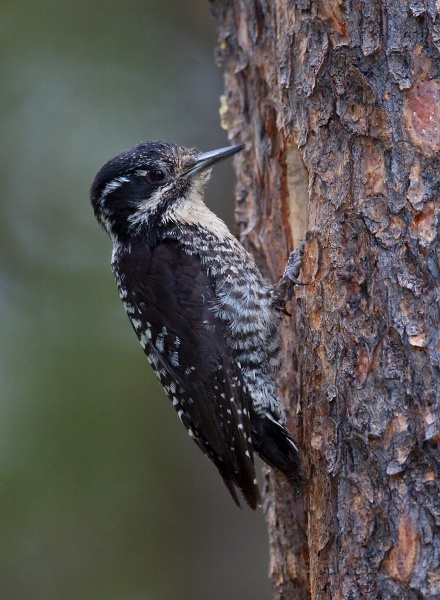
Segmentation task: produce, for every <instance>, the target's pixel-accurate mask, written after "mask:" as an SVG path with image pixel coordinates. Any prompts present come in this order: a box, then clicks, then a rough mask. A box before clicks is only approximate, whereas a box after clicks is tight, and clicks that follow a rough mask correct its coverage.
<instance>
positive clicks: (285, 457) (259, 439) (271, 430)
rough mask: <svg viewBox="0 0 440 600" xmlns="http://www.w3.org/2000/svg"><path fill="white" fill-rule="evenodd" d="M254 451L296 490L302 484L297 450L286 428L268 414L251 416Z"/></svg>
mask: <svg viewBox="0 0 440 600" xmlns="http://www.w3.org/2000/svg"><path fill="white" fill-rule="evenodd" d="M251 424H252V445H253V447H254V451H255V452H256V453H257V454H258V456H259V457H260V458H262V459H263V460H264V462H266V463H267V464H268V465H269V466H270V467H272V468H273V469H278V470H279V471H281V473H283V474H284V475H285V476H286V477H287V478H288V479H290V481H291V482H292V483H293V484H294V485H295V487H296V488H297V489H299V488H300V484H301V483H302V482H303V477H302V475H301V462H300V457H299V452H298V448H297V446H296V444H295V442H294V440H293V438H292V436H291V435H290V433H289V432H288V431H287V429H286V427H285V426H284V425H283V424H282V423H280V422H279V421H277V420H276V419H275V417H274V416H273V415H271V414H270V413H269V412H265V413H264V414H262V415H259V414H257V413H254V414H253V415H252V420H251Z"/></svg>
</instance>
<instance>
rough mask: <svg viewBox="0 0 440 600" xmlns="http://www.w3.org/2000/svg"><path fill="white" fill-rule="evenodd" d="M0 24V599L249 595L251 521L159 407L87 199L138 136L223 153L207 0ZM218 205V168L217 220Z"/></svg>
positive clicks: (256, 522) (259, 574)
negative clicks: (106, 166)
mask: <svg viewBox="0 0 440 600" xmlns="http://www.w3.org/2000/svg"><path fill="white" fill-rule="evenodd" d="M0 23H1V25H0V27H1V36H0V44H1V65H0V69H1V86H0V102H1V117H0V131H1V142H0V152H1V161H0V169H1V178H0V186H1V203H0V210H1V214H0V244H1V252H0V302H1V312H0V336H1V338H0V339H1V345H0V376H1V377H0V428H1V431H0V511H1V515H0V516H1V519H0V598H2V599H6V600H40V599H41V600H97V599H99V600H150V599H152V600H153V599H154V600H155V599H157V600H186V599H191V600H193V599H203V600H205V599H206V600H217V599H218V600H220V599H222V600H224V599H232V600H235V599H237V600H238V599H240V600H247V599H252V600H259V599H265V598H268V597H269V595H270V592H269V583H268V580H267V562H268V557H267V548H266V546H267V542H266V527H265V523H264V521H263V517H262V515H261V512H259V513H257V514H254V513H252V512H251V511H249V510H243V511H240V510H238V509H237V508H236V507H235V506H234V504H233V503H232V500H231V499H230V497H229V496H228V493H227V491H226V489H225V488H224V486H223V483H222V481H221V479H220V477H219V476H218V474H217V473H216V471H215V468H214V467H213V466H212V465H210V464H209V463H208V461H207V460H206V459H205V458H204V457H203V456H202V454H201V453H200V451H199V450H198V449H197V447H196V446H195V444H194V443H192V442H191V440H190V439H189V438H188V436H187V435H186V432H185V431H184V428H183V427H182V425H181V423H180V421H179V420H178V418H177V417H176V415H175V413H174V410H173V408H172V406H171V404H170V403H169V402H168V401H167V400H165V398H164V395H163V393H162V391H161V388H160V386H159V384H158V383H157V381H156V379H155V377H154V375H153V374H152V371H151V370H150V367H149V366H148V363H147V360H146V359H145V357H144V356H143V354H142V351H141V348H140V346H139V344H138V342H137V340H136V338H135V336H134V334H133V331H132V330H131V327H130V325H129V322H128V320H127V317H126V316H125V314H124V311H123V308H122V305H121V303H120V301H119V298H118V295H117V292H116V286H115V284H114V281H113V277H112V274H111V272H110V267H109V262H110V252H111V248H110V242H109V240H108V239H107V238H106V236H105V234H104V233H103V232H102V231H101V230H100V228H99V227H98V225H97V223H96V222H95V220H94V216H93V213H92V209H91V207H90V205H89V201H88V189H89V186H90V184H91V181H92V180H93V177H94V175H95V173H96V172H97V171H98V169H99V168H100V167H101V166H102V164H103V163H104V162H105V161H106V160H107V159H109V158H111V157H112V156H114V155H115V154H117V153H119V152H121V151H122V150H124V149H126V148H128V147H130V146H132V145H134V144H135V143H137V142H138V141H140V140H141V139H164V140H167V141H173V142H177V143H179V144H183V145H189V146H197V147H198V148H200V149H203V150H211V149H214V148H217V147H221V146H224V145H227V143H228V141H227V138H226V134H225V132H223V131H222V130H221V129H220V126H219V118H218V106H219V96H220V94H221V93H222V77H221V72H220V71H219V70H218V69H217V68H216V67H215V65H214V59H213V55H214V46H215V43H216V31H215V24H214V20H213V18H212V17H211V15H210V13H209V7H208V2H207V0H191V1H189V0H187V1H186V2H182V1H179V0H162V1H153V0H143V1H142V2H141V1H135V0H127V1H123V0H119V1H115V2H104V1H102V0H98V1H95V2H93V3H89V2H86V1H85V0H73V1H70V2H59V1H48V0H43V1H40V2H25V1H15V2H12V1H9V2H8V1H7V0H4V1H3V2H2V4H1V7H0ZM232 190H233V173H232V167H231V165H230V164H225V165H220V166H219V167H218V168H217V169H216V172H215V174H214V176H213V179H212V181H211V184H210V186H209V188H208V198H207V200H208V204H209V205H210V206H212V207H213V208H214V210H215V211H216V212H217V213H218V214H220V215H221V216H222V217H223V218H225V219H226V220H228V221H229V223H230V222H231V220H232V215H233V191H232Z"/></svg>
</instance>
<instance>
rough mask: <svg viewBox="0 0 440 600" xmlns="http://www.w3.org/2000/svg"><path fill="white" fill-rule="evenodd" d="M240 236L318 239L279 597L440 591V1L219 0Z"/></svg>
mask: <svg viewBox="0 0 440 600" xmlns="http://www.w3.org/2000/svg"><path fill="white" fill-rule="evenodd" d="M211 5H212V8H213V12H214V15H215V17H216V19H217V23H218V28H219V44H218V48H217V61H218V63H219V65H221V67H222V68H223V70H224V77H225V96H224V97H223V98H222V104H221V115H222V122H223V126H224V127H225V128H227V130H228V132H229V136H230V139H231V141H233V142H235V143H238V142H244V143H246V150H245V152H244V153H243V154H242V155H239V156H238V158H237V161H236V167H237V169H236V171H237V178H238V184H237V210H236V218H237V223H238V229H239V234H240V237H241V239H242V241H243V242H244V243H245V245H246V246H247V247H248V248H249V249H250V250H251V251H252V252H253V253H254V254H255V256H256V257H257V260H258V262H259V264H260V266H261V267H262V269H263V270H264V271H265V273H266V274H267V276H268V277H269V278H270V279H272V281H274V282H275V281H277V280H278V279H279V277H280V275H281V274H282V272H283V269H284V266H285V263H286V259H287V257H288V254H289V251H290V250H291V249H292V248H293V247H294V246H295V245H296V244H297V243H298V242H299V240H300V238H301V236H302V235H303V234H304V233H305V231H306V230H307V231H308V233H307V243H306V249H305V257H304V263H303V269H302V273H301V278H302V280H303V281H305V282H308V283H309V284H310V285H308V286H304V287H301V288H297V289H296V295H295V299H294V301H293V302H292V304H291V307H290V310H291V312H292V313H293V317H292V318H291V319H290V320H288V321H286V323H285V325H284V331H283V339H284V350H285V356H286V360H285V368H284V369H283V371H282V373H280V382H279V383H280V392H281V394H282V396H283V398H284V400H285V404H286V408H287V410H288V412H289V419H290V420H289V424H290V426H291V429H292V431H293V432H294V433H295V436H296V439H297V440H298V442H299V443H300V446H301V449H302V460H303V471H304V476H305V478H306V484H305V486H304V493H303V495H302V497H301V498H295V497H294V496H293V494H292V490H291V488H290V487H289V485H288V484H287V483H286V481H285V480H284V479H283V477H282V476H281V475H279V474H276V473H273V472H267V473H266V480H267V485H266V490H265V505H264V510H265V514H266V518H267V521H268V526H269V539H270V552H271V563H270V575H271V577H272V581H273V590H274V592H273V598H276V599H280V600H281V599H285V600H287V599H295V600H297V599H300V600H301V599H305V598H312V599H313V600H318V599H319V600H321V599H324V598H325V599H359V598H361V599H363V598H365V599H370V598H383V599H391V598H396V599H397V598H398V599H399V600H407V599H408V600H409V599H416V598H417V599H419V598H428V599H434V598H440V473H439V471H440V469H439V466H440V449H439V442H440V409H439V404H440V399H439V393H440V392H439V390H440V375H439V356H440V334H439V329H440V327H439V323H440V318H439V304H440V303H439V263H438V257H439V238H438V222H439V212H440V209H439V206H440V202H439V195H440V192H439V187H440V183H439V182H440V163H439V155H440V152H439V151H440V77H439V68H440V60H439V51H440V15H439V4H438V2H437V3H436V2H435V1H434V0H387V1H385V0H360V2H358V3H352V2H346V3H344V2H338V1H337V0H320V1H318V0H271V1H269V0H211Z"/></svg>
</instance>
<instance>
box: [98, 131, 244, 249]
mask: <svg viewBox="0 0 440 600" xmlns="http://www.w3.org/2000/svg"><path fill="white" fill-rule="evenodd" d="M243 147H244V146H243V145H242V144H239V145H236V146H230V147H227V148H221V149H219V150H213V151H211V152H204V153H201V152H199V151H198V150H196V149H195V148H183V147H180V146H176V145H174V144H170V143H167V142H141V143H140V144H137V145H136V146H134V147H133V148H131V149H130V150H127V151H126V152H123V153H122V154H119V155H118V156H116V157H115V158H112V159H111V160H109V161H108V162H107V163H106V164H105V165H104V166H103V167H102V169H101V170H100V171H99V172H98V174H97V175H96V177H95V180H94V182H93V184H92V187H91V190H90V198H91V202H92V205H93V209H94V211H95V216H96V218H97V220H98V221H99V222H100V223H101V225H102V226H103V227H104V229H105V230H106V231H107V233H108V234H109V235H110V237H111V238H112V239H113V240H114V241H115V240H118V241H121V239H124V238H129V237H131V236H133V235H135V234H136V232H139V231H140V230H141V229H142V227H143V226H149V227H151V226H154V225H156V226H157V225H158V224H159V225H160V224H161V223H163V222H166V221H167V220H172V218H173V213H174V211H175V209H176V208H177V207H178V205H179V204H182V203H185V202H191V201H193V202H194V201H195V199H198V200H200V201H201V199H202V194H201V190H202V187H203V184H204V183H206V181H207V180H208V179H209V176H210V173H211V167H212V165H214V164H215V163H217V162H219V161H221V160H223V159H225V158H228V157H229V156H232V155H233V154H235V153H236V152H239V151H240V150H241V149H242V148H243Z"/></svg>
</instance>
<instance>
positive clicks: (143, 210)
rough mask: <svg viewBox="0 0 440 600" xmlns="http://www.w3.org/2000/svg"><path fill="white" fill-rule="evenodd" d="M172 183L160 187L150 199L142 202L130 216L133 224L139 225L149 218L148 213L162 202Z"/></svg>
mask: <svg viewBox="0 0 440 600" xmlns="http://www.w3.org/2000/svg"><path fill="white" fill-rule="evenodd" d="M171 186H172V183H170V184H168V185H165V186H163V187H160V188H158V189H157V190H156V191H155V192H153V194H151V196H150V198H149V199H148V200H144V201H143V202H141V203H140V204H139V206H138V208H137V210H136V212H135V213H134V214H133V215H132V216H131V217H129V221H130V223H131V224H132V225H137V224H139V223H142V222H144V221H146V220H147V219H148V215H149V214H150V213H151V212H152V211H153V210H154V209H155V208H156V207H157V206H158V205H159V204H160V203H161V202H162V200H163V197H164V195H165V194H166V193H167V192H168V190H169V189H170V188H171Z"/></svg>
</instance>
